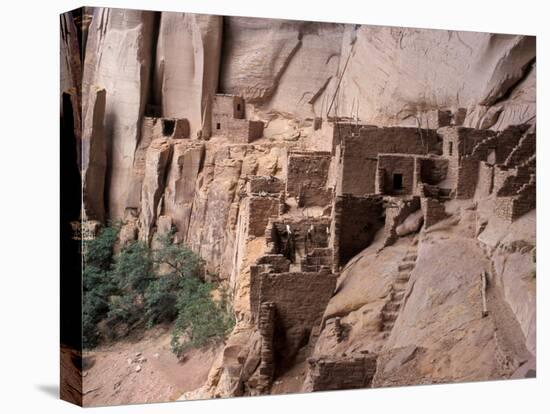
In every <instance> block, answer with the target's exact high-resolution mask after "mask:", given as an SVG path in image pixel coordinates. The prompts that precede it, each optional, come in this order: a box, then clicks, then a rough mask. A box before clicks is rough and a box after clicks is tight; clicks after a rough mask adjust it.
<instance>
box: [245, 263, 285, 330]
mask: <svg viewBox="0 0 550 414" xmlns="http://www.w3.org/2000/svg"><path fill="white" fill-rule="evenodd" d="M289 267H290V262H289V261H288V259H287V258H286V257H284V256H283V255H282V254H269V255H265V256H262V257H260V258H259V259H258V260H257V261H256V264H254V265H253V266H250V295H249V297H250V310H251V313H252V320H257V319H258V315H259V306H260V280H261V277H260V276H261V275H262V274H263V273H286V272H288V270H289Z"/></svg>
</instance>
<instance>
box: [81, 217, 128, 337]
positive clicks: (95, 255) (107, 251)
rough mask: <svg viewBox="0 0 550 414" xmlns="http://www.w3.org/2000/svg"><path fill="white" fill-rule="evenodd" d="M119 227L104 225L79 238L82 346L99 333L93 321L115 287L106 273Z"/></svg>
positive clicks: (100, 316)
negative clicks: (90, 236) (92, 234)
mask: <svg viewBox="0 0 550 414" xmlns="http://www.w3.org/2000/svg"><path fill="white" fill-rule="evenodd" d="M119 228H120V227H119V226H112V227H105V228H104V229H102V230H101V231H100V232H99V234H98V235H97V237H96V238H95V239H92V240H84V242H83V251H84V263H83V272H82V279H83V280H82V288H83V289H82V290H83V304H82V330H83V334H82V339H83V345H84V347H86V348H89V347H93V346H96V345H97V341H98V337H99V332H98V330H97V323H98V322H99V321H100V320H101V319H103V318H105V316H106V315H107V313H108V311H109V297H110V296H111V295H112V294H114V293H116V291H117V288H116V285H115V284H114V283H113V280H112V277H111V274H110V267H111V260H112V257H113V246H114V244H115V242H116V239H117V237H118V231H119Z"/></svg>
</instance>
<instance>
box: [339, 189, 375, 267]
mask: <svg viewBox="0 0 550 414" xmlns="http://www.w3.org/2000/svg"><path fill="white" fill-rule="evenodd" d="M382 213H383V206H382V198H381V197H380V196H367V197H354V196H352V195H344V196H338V197H336V199H335V206H334V209H333V225H332V227H331V244H332V249H333V254H334V266H335V267H334V268H335V269H337V268H338V267H339V266H343V265H345V263H346V262H347V261H348V260H349V259H351V258H352V257H353V256H355V255H356V254H357V253H359V252H360V251H361V250H363V249H364V248H365V247H367V246H368V245H369V244H370V243H371V242H372V240H373V238H374V235H375V234H376V232H377V231H378V230H379V229H380V228H382V227H383V226H384V220H383V218H382Z"/></svg>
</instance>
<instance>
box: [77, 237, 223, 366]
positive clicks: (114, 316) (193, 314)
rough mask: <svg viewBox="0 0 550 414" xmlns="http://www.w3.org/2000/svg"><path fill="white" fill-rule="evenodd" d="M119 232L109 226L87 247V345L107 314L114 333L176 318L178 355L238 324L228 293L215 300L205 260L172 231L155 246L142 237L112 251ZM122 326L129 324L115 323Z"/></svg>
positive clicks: (91, 343) (93, 341) (93, 340)
mask: <svg viewBox="0 0 550 414" xmlns="http://www.w3.org/2000/svg"><path fill="white" fill-rule="evenodd" d="M117 236H118V227H106V228H105V229H103V230H102V231H101V232H100V233H99V235H98V237H97V238H96V239H94V240H92V241H90V242H89V244H88V245H87V246H86V249H85V252H86V254H85V261H86V267H85V270H84V306H83V307H84V312H83V314H84V315H83V316H84V321H83V329H84V334H83V335H84V342H85V346H86V347H93V346H95V345H96V344H97V342H98V340H99V336H100V335H99V332H98V329H97V326H98V323H99V322H100V321H102V320H106V322H107V326H109V327H110V328H111V330H110V335H108V336H109V337H116V336H117V335H119V336H120V335H125V334H127V333H128V332H129V331H130V330H132V329H135V328H138V327H141V326H147V327H152V326H154V325H157V324H159V323H167V322H168V323H169V322H173V321H174V320H175V324H174V331H173V337H172V349H173V351H174V352H175V353H177V354H178V355H181V354H182V352H183V351H185V350H186V349H188V348H190V347H195V346H202V345H205V344H207V343H209V342H212V341H215V340H217V339H220V338H222V337H223V336H224V335H225V334H227V332H228V331H229V330H230V329H231V328H232V327H233V324H234V321H233V318H232V315H231V313H230V312H229V311H228V306H227V300H226V299H227V298H226V295H225V294H222V295H221V296H222V297H221V300H220V301H218V302H216V301H214V300H213V298H212V296H211V292H212V290H213V289H214V286H213V285H212V284H210V283H205V282H204V281H203V280H201V274H202V269H203V262H202V260H201V259H200V257H199V256H197V255H196V254H195V253H193V252H192V251H191V250H189V249H188V248H185V247H182V246H179V245H177V244H174V243H173V242H172V239H173V233H170V234H167V235H165V236H162V237H160V238H159V239H158V246H159V247H158V248H157V249H155V250H151V249H150V248H149V247H148V246H147V245H146V244H145V243H143V242H139V241H138V242H133V243H130V244H129V245H128V246H126V247H124V248H123V249H122V250H121V251H120V253H119V254H118V255H116V256H113V245H114V243H115V242H116V239H117ZM121 326H122V327H125V328H126V329H125V330H120V329H113V328H119V327H121Z"/></svg>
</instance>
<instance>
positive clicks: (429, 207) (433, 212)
mask: <svg viewBox="0 0 550 414" xmlns="http://www.w3.org/2000/svg"><path fill="white" fill-rule="evenodd" d="M420 205H421V208H422V212H423V213H424V228H426V229H427V228H428V227H431V226H433V225H434V224H435V223H437V222H439V221H441V220H443V219H444V218H446V217H447V215H446V213H445V206H444V205H443V204H442V203H440V202H439V201H438V200H435V199H433V198H422V199H421V200H420Z"/></svg>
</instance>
